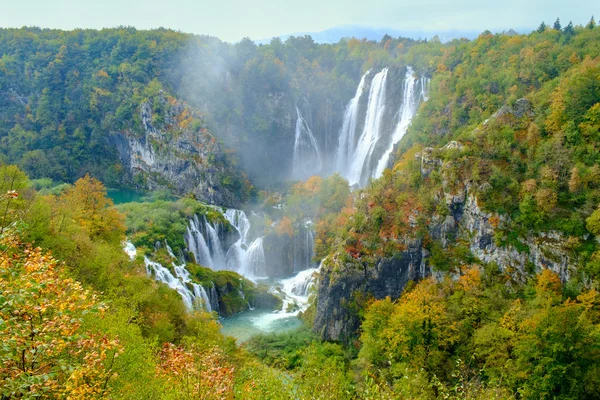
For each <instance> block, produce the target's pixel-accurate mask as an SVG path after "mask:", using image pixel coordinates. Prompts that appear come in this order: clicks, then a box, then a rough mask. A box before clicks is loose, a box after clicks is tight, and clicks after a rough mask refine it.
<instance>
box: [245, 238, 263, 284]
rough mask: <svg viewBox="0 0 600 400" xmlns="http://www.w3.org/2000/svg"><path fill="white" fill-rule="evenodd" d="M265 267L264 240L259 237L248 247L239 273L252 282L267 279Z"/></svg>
mask: <svg viewBox="0 0 600 400" xmlns="http://www.w3.org/2000/svg"><path fill="white" fill-rule="evenodd" d="M265 267H266V260H265V251H264V248H263V238H262V237H259V238H258V239H256V240H254V241H253V242H252V243H251V244H250V246H248V250H247V251H246V252H245V254H244V255H243V257H242V263H241V266H240V269H239V273H240V275H243V276H245V277H247V278H248V279H251V280H256V279H260V278H265V275H266V271H265Z"/></svg>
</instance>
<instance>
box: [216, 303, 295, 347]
mask: <svg viewBox="0 0 600 400" xmlns="http://www.w3.org/2000/svg"><path fill="white" fill-rule="evenodd" d="M220 322H221V325H223V328H221V332H222V333H223V334H224V335H226V336H232V337H234V338H235V339H236V340H237V342H238V343H243V342H245V341H247V340H248V339H250V338H251V337H252V336H254V335H258V334H261V333H271V332H278V333H279V332H286V331H291V330H294V329H296V328H299V327H300V326H302V321H301V320H300V318H298V317H297V316H296V315H295V314H290V313H282V312H273V310H268V309H255V310H248V311H245V312H243V313H240V314H236V315H234V316H232V317H229V318H223V319H221V321H220Z"/></svg>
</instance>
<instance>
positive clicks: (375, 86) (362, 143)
mask: <svg viewBox="0 0 600 400" xmlns="http://www.w3.org/2000/svg"><path fill="white" fill-rule="evenodd" d="M387 74H388V69H387V68H384V69H383V70H382V71H381V72H379V73H378V74H377V75H375V77H373V82H371V89H370V90H369V101H368V105H367V115H366V117H365V126H364V128H363V132H362V134H361V135H360V137H359V139H358V143H357V145H356V150H355V151H354V153H353V156H352V162H351V164H350V168H349V170H348V173H347V176H346V178H347V179H348V182H349V183H350V185H354V184H359V185H362V184H364V178H363V177H364V173H363V171H364V170H365V166H367V165H368V164H369V161H370V159H371V155H372V153H373V150H374V148H375V144H376V143H377V141H378V140H379V138H380V133H381V132H380V127H381V119H382V117H383V113H384V111H385V89H386V80H387Z"/></svg>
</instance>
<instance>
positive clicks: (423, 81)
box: [419, 76, 431, 101]
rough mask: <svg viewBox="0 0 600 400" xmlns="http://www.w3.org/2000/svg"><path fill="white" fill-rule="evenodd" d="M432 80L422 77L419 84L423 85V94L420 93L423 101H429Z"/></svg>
mask: <svg viewBox="0 0 600 400" xmlns="http://www.w3.org/2000/svg"><path fill="white" fill-rule="evenodd" d="M430 81H431V79H429V78H427V77H425V76H422V77H421V78H420V79H419V83H420V84H421V93H420V97H421V100H422V101H427V100H429V83H430Z"/></svg>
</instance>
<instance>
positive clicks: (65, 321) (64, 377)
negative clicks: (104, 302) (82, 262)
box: [0, 234, 121, 399]
mask: <svg viewBox="0 0 600 400" xmlns="http://www.w3.org/2000/svg"><path fill="white" fill-rule="evenodd" d="M0 248H2V249H4V251H2V252H1V253H0V293H1V294H2V302H0V320H1V321H3V324H2V329H0V342H1V343H3V344H4V345H5V347H4V349H1V348H0V382H1V383H0V397H2V398H23V397H26V398H29V397H40V396H41V397H44V398H73V399H75V398H77V399H96V398H104V397H106V396H107V395H108V392H107V385H106V383H107V382H108V380H109V379H110V378H111V377H112V376H113V375H114V372H113V371H112V361H113V359H114V357H116V356H117V355H118V354H119V352H120V351H121V346H120V345H119V343H118V341H117V340H114V339H110V338H108V337H102V336H98V335H92V334H89V333H87V332H82V329H81V323H82V319H83V315H85V314H86V313H88V312H92V311H95V310H102V307H101V306H100V305H99V304H98V302H97V299H96V297H95V295H93V294H91V293H89V292H88V291H86V290H84V289H83V288H82V286H81V284H80V283H79V282H76V281H74V280H73V279H70V278H65V277H64V276H62V275H61V274H60V272H59V266H58V263H57V261H56V260H55V259H54V258H52V256H50V255H48V254H43V253H42V251H41V249H39V248H32V247H31V246H28V245H24V244H22V243H21V242H20V241H19V239H18V238H17V237H16V236H14V235H10V234H9V235H5V236H4V237H2V239H0ZM6 350H9V351H6Z"/></svg>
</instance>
